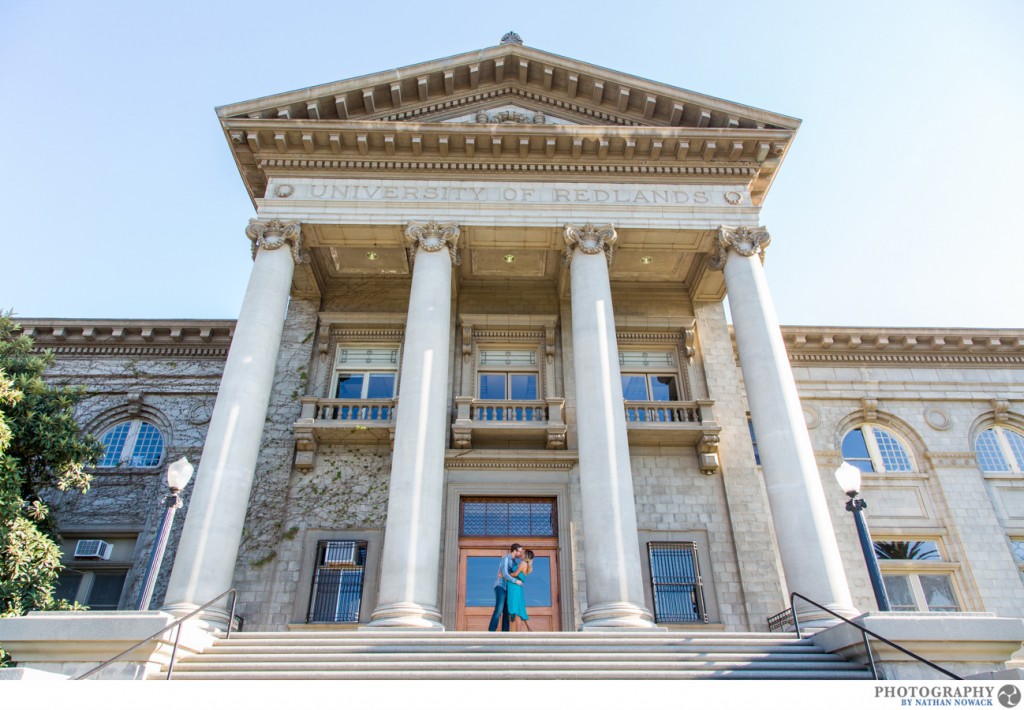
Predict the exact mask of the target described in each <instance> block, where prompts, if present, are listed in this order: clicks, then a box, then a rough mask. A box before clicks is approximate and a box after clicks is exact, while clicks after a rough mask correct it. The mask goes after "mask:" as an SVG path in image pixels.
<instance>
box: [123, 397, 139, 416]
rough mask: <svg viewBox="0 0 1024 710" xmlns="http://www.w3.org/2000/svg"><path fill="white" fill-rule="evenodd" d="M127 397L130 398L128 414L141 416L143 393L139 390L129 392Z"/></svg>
mask: <svg viewBox="0 0 1024 710" xmlns="http://www.w3.org/2000/svg"><path fill="white" fill-rule="evenodd" d="M126 397H127V399H128V414H130V415H131V416H133V417H137V416H139V414H140V413H141V412H142V394H141V393H139V392H129V393H128V394H127V396H126Z"/></svg>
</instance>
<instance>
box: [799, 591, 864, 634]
mask: <svg viewBox="0 0 1024 710" xmlns="http://www.w3.org/2000/svg"><path fill="white" fill-rule="evenodd" d="M794 605H795V606H796V611H797V613H798V618H799V620H800V630H801V631H810V630H818V629H827V628H829V627H832V626H835V625H837V624H842V623H843V622H842V621H841V620H840V619H837V618H836V617H834V616H832V615H831V614H829V613H828V612H824V611H822V610H821V609H819V608H818V607H815V606H811V605H810V604H805V603H804V602H803V601H801V600H800V599H796V600H794ZM824 606H826V607H828V609H830V610H831V611H834V612H835V613H837V614H839V615H840V616H842V617H845V618H847V619H855V618H857V617H858V616H860V615H861V613H862V612H860V611H858V610H856V609H854V608H853V607H852V606H845V605H843V604H825V605H824Z"/></svg>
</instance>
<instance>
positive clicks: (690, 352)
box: [683, 328, 697, 364]
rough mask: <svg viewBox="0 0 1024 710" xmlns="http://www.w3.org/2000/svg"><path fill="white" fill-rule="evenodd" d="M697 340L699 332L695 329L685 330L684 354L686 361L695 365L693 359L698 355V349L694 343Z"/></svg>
mask: <svg viewBox="0 0 1024 710" xmlns="http://www.w3.org/2000/svg"><path fill="white" fill-rule="evenodd" d="M696 340H697V331H696V330H694V329H693V328H683V354H684V355H686V361H687V362H689V363H691V364H692V363H693V357H694V355H696V354H697V348H696V346H695V345H694V343H695V342H696Z"/></svg>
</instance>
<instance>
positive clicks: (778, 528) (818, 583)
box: [711, 226, 858, 619]
mask: <svg viewBox="0 0 1024 710" xmlns="http://www.w3.org/2000/svg"><path fill="white" fill-rule="evenodd" d="M770 241H771V237H770V236H769V235H768V232H767V231H766V230H765V229H764V228H763V227H726V226H723V227H721V229H720V230H719V233H718V243H717V253H716V254H715V255H714V257H713V258H712V261H711V266H712V268H716V269H724V271H725V287H726V292H727V293H728V295H729V310H730V311H731V313H732V322H733V330H734V332H735V335H736V347H737V350H738V351H739V356H740V367H741V369H742V370H743V380H744V383H745V385H746V390H747V403H748V404H749V405H750V416H751V419H752V420H753V422H754V431H755V433H756V434H757V447H758V452H759V453H760V456H761V470H762V472H763V475H764V482H765V488H766V489H767V492H768V505H769V506H770V508H771V511H772V518H773V522H774V525H775V535H776V537H777V539H778V542H779V555H780V557H781V558H782V567H783V570H784V572H785V576H786V586H787V587H788V588H789V591H790V592H798V593H800V594H803V595H805V596H807V597H810V598H811V599H813V600H814V601H816V602H818V603H819V604H823V605H825V606H827V607H828V608H830V609H832V610H833V611H835V612H836V613H839V614H843V615H855V614H857V613H858V612H857V610H856V609H855V608H854V606H853V601H852V598H851V597H850V587H849V584H848V583H847V581H846V573H845V571H844V570H843V564H842V560H841V559H840V557H839V546H838V544H837V543H836V536H835V531H834V529H833V528H832V520H831V518H830V517H829V512H828V505H827V504H826V502H825V492H824V490H823V489H822V485H821V476H820V474H819V473H818V466H817V462H816V461H815V458H814V449H813V448H812V447H811V438H810V436H809V435H808V433H807V424H806V422H805V421H804V414H803V409H802V408H801V406H800V398H799V396H798V395H797V390H796V382H795V381H794V380H793V371H792V369H790V366H789V356H788V355H787V353H786V347H785V344H784V343H783V341H782V331H781V330H780V329H779V322H778V318H777V316H776V315H775V306H774V305H773V304H772V298H771V294H770V293H769V291H768V283H767V281H766V280H765V276H764V269H763V268H762V265H761V261H762V259H763V256H764V250H765V248H766V247H767V246H768V243H769V242H770ZM765 543H766V544H767V541H765ZM804 608H807V612H806V614H805V613H804V612H803V609H804ZM812 609H813V608H808V607H801V618H804V617H805V616H806V617H807V618H814V617H815V616H817V617H818V618H823V619H831V618H832V617H829V616H828V615H827V614H825V613H824V612H817V614H815V612H814V611H812Z"/></svg>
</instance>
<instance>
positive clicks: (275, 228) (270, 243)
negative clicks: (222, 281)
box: [245, 219, 303, 264]
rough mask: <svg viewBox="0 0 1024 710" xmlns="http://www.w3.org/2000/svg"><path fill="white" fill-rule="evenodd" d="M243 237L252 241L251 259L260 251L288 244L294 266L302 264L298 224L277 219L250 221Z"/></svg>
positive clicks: (300, 237) (271, 249) (300, 232)
mask: <svg viewBox="0 0 1024 710" xmlns="http://www.w3.org/2000/svg"><path fill="white" fill-rule="evenodd" d="M245 236H247V237H249V239H250V240H251V241H252V258H253V260H255V259H256V252H258V251H259V250H260V249H266V250H268V251H273V250H274V249H280V248H281V247H283V246H284V245H285V244H288V245H289V246H290V247H291V250H292V259H294V260H295V263H296V264H301V263H302V258H303V256H302V254H301V253H300V248H301V246H302V226H301V224H300V223H299V222H282V221H280V220H277V219H271V220H262V219H250V220H249V226H247V227H246V228H245Z"/></svg>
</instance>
